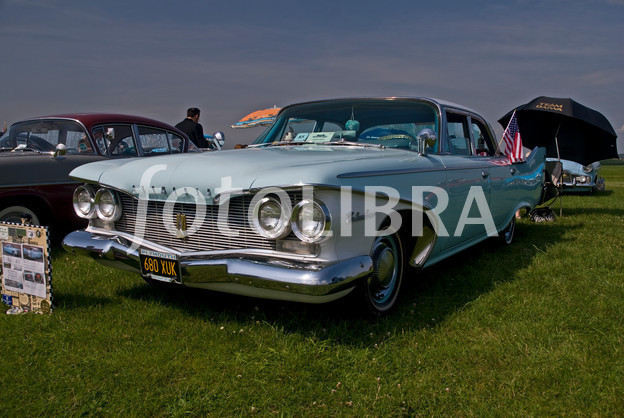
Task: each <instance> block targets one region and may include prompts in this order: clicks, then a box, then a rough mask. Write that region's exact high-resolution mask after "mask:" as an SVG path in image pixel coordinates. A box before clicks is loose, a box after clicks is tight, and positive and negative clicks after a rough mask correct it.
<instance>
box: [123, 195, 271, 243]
mask: <svg viewBox="0 0 624 418" xmlns="http://www.w3.org/2000/svg"><path fill="white" fill-rule="evenodd" d="M252 198H253V196H237V197H234V198H232V199H230V203H229V210H228V217H227V224H225V222H223V223H222V224H221V225H219V206H217V205H207V206H206V216H205V218H204V221H203V222H202V223H201V226H200V227H199V229H198V230H197V231H196V232H195V233H192V234H190V235H189V236H188V237H186V238H178V237H176V235H175V232H173V231H168V230H167V228H166V226H165V219H163V217H164V207H165V203H164V202H155V201H149V202H148V203H147V210H146V216H145V219H139V218H138V216H137V212H138V204H139V200H138V199H135V198H133V197H132V196H129V195H126V194H120V200H121V204H122V211H123V214H122V216H121V219H119V220H118V221H117V222H116V223H115V229H116V230H117V231H120V232H125V233H127V234H130V235H140V234H138V232H140V230H141V229H143V231H144V232H143V234H142V235H143V238H144V239H146V240H148V241H151V242H154V243H156V244H159V245H162V246H165V247H169V248H174V249H176V250H178V251H213V250H235V249H243V248H254V249H265V250H275V245H276V244H275V241H274V240H269V239H267V238H264V237H262V236H260V235H259V234H257V233H256V232H255V230H254V229H253V226H251V225H249V222H248V219H247V208H248V207H249V203H250V202H251V200H252ZM195 209H196V205H195V204H186V203H176V204H175V205H174V210H173V214H172V215H171V216H172V219H170V222H168V223H169V225H170V229H171V225H173V226H175V225H176V214H184V215H186V224H187V227H188V229H189V231H190V230H191V228H192V225H193V222H194V220H195V215H196V211H195ZM219 226H221V227H222V229H224V230H226V231H227V230H228V229H226V228H229V231H230V232H232V233H233V234H224V233H222V231H221V230H220V229H219ZM230 235H234V236H230Z"/></svg>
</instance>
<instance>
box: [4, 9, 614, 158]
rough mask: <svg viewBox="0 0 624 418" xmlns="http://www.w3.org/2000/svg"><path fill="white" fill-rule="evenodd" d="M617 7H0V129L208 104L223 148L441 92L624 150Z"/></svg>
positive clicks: (173, 113)
mask: <svg viewBox="0 0 624 418" xmlns="http://www.w3.org/2000/svg"><path fill="white" fill-rule="evenodd" d="M622 40H624V0H568V1H564V0H504V1H501V0H495V1H490V0H472V1H469V2H468V1H459V0H447V1H441V2H431V1H428V2H423V1H417V0H385V1H375V2H371V1H365V0H344V1H341V0H332V1H328V0H314V1H296V0H289V1H286V0H264V1H262V2H256V1H249V0H246V1H239V0H222V1H218V2H217V1H211V0H208V1H195V2H177V1H176V2H173V1H167V0H162V1H158V2H156V1H153V0H150V1H147V0H123V1H122V0H102V1H100V0H91V1H84V0H0V52H1V58H0V123H2V124H3V123H4V121H6V122H7V123H8V124H9V125H10V124H11V123H13V122H16V121H18V120H23V119H27V118H29V117H33V116H40V115H48V114H55V113H65V112H115V113H127V114H133V115H139V116H147V117H151V118H154V119H158V120H161V121H163V122H167V123H170V124H176V123H177V122H179V121H181V120H182V119H184V117H185V116H186V109H187V108H188V107H198V108H200V109H201V111H202V113H201V120H200V122H201V123H202V125H203V127H204V132H205V133H212V132H215V131H223V132H224V134H225V137H226V144H227V146H226V148H228V147H233V146H234V144H235V143H249V142H251V141H252V140H253V139H255V137H257V136H258V135H259V134H260V133H261V132H262V130H261V129H260V128H254V129H237V130H234V129H231V128H230V126H231V125H232V124H234V123H235V122H237V121H238V120H239V119H240V118H242V117H243V116H245V115H246V114H248V113H251V112H252V111H254V110H257V109H260V108H265V107H271V106H274V105H277V106H284V105H287V104H291V103H296V102H301V101H308V100H316V99H328V98H340V97H363V96H406V97H421V96H428V97H435V98H439V99H444V100H448V101H452V102H455V103H459V104H462V105H465V106H468V107H470V108H472V109H474V110H476V111H478V112H479V113H481V114H482V115H483V116H484V117H485V118H486V119H487V120H488V121H489V122H490V124H491V125H492V127H493V128H494V130H495V133H496V134H497V136H499V137H500V135H501V134H502V131H503V128H502V127H501V126H500V125H499V124H498V122H497V119H499V118H500V117H501V116H503V115H504V114H505V113H507V112H508V111H509V110H511V109H513V108H514V107H515V106H518V105H520V104H523V103H526V102H528V101H530V100H532V99H533V98H535V97H537V96H553V97H571V98H573V99H574V100H576V101H578V102H580V103H582V104H584V105H586V106H589V107H591V108H593V109H596V110H598V111H600V112H601V113H603V114H604V115H605V116H606V117H607V119H608V120H609V121H610V122H611V124H612V125H613V127H614V129H615V131H616V133H617V134H618V148H619V149H618V152H619V153H624V46H622Z"/></svg>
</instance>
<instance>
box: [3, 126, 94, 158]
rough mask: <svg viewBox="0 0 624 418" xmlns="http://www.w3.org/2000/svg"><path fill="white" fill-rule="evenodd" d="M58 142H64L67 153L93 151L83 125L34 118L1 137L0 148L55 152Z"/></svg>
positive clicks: (12, 128)
mask: <svg viewBox="0 0 624 418" xmlns="http://www.w3.org/2000/svg"><path fill="white" fill-rule="evenodd" d="M58 144H64V145H65V146H66V148H67V153H69V154H71V153H78V152H80V153H93V152H94V151H93V147H92V146H91V144H90V140H89V138H88V136H87V134H86V132H85V130H84V128H83V127H82V125H80V124H79V123H77V122H74V121H69V120H45V119H43V120H33V121H26V122H19V123H15V124H13V125H11V128H10V129H9V130H8V131H7V132H5V134H4V135H3V136H2V137H1V138H0V149H2V150H16V149H23V150H29V151H38V152H53V151H54V150H55V148H56V146H57V145H58Z"/></svg>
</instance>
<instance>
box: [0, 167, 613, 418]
mask: <svg viewBox="0 0 624 418" xmlns="http://www.w3.org/2000/svg"><path fill="white" fill-rule="evenodd" d="M602 174H603V175H604V176H605V177H606V186H607V191H605V192H598V193H596V194H594V195H593V196H565V197H564V199H563V215H564V216H563V217H558V218H557V220H556V222H551V223H540V224H536V223H532V222H530V221H529V220H524V219H523V220H521V221H520V222H519V225H518V228H517V235H516V241H515V243H514V244H513V245H511V246H508V247H501V246H498V245H497V244H496V243H492V242H488V243H484V244H482V245H479V246H477V247H474V248H472V249H470V250H468V251H466V252H464V253H462V254H460V255H458V256H455V257H453V258H451V259H450V260H448V261H445V262H443V263H440V264H439V265H436V266H434V267H432V268H430V269H427V270H424V271H422V272H421V273H420V275H419V276H417V277H413V280H412V281H411V283H410V285H409V286H408V287H407V288H406V289H405V293H404V295H403V298H402V300H401V303H400V305H399V307H398V309H397V310H396V311H395V312H394V313H393V315H392V316H390V317H388V318H385V319H382V320H379V321H377V322H372V321H369V320H366V319H363V318H361V317H360V316H359V314H358V313H357V312H354V310H353V306H352V305H351V304H349V303H348V302H345V301H341V302H338V303H333V304H329V305H320V306H316V305H302V304H294V303H284V302H276V301H265V300H257V299H251V298H244V297H237V296H231V295H222V294H216V293H210V292H197V291H186V290H176V291H165V290H162V289H156V288H152V287H149V286H148V285H147V284H145V283H144V282H143V281H142V280H141V279H140V278H139V277H137V276H135V275H132V274H127V273H124V272H119V271H116V270H109V269H107V268H104V267H102V266H100V265H98V264H96V263H94V262H91V261H90V260H89V259H87V258H81V257H72V256H69V255H68V254H67V253H65V252H63V251H62V250H60V249H56V250H55V251H54V253H53V268H54V270H53V285H54V312H53V313H52V314H51V315H36V314H27V315H19V316H14V315H4V314H2V315H0V335H1V336H2V340H1V342H0V365H1V367H0V394H1V396H0V406H1V407H2V409H1V410H2V412H3V414H7V415H12V416H35V415H46V416H48V415H84V414H89V415H91V414H93V415H118V414H124V415H131V416H146V415H149V416H154V415H157V416H169V415H171V416H182V415H200V416H204V415H248V414H252V413H258V414H260V415H271V414H283V415H294V416H298V415H303V414H305V415H401V414H405V415H437V416H446V415H460V416H509V415H511V416H527V415H533V416H534V415H538V416H544V415H558V416H560V415H575V416H590V415H597V416H620V415H623V414H624V361H623V359H624V319H623V318H624V314H623V313H624V261H623V257H622V250H623V247H624V244H623V241H624V240H623V239H622V232H623V231H624V165H621V164H617V163H615V162H614V163H612V164H605V165H604V166H603V170H602ZM554 206H556V205H554ZM557 212H558V211H557ZM1 306H2V309H3V311H6V309H7V308H8V307H6V306H5V305H1Z"/></svg>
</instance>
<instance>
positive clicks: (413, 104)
mask: <svg viewBox="0 0 624 418" xmlns="http://www.w3.org/2000/svg"><path fill="white" fill-rule="evenodd" d="M438 120H439V119H438V116H437V112H436V109H435V108H434V107H433V106H432V105H431V104H429V103H425V102H421V101H396V100H391V99H389V100H338V101H330V102H317V103H306V104H301V105H296V106H292V107H289V108H285V109H284V110H283V111H282V113H280V115H279V116H278V118H277V119H276V121H275V123H274V124H273V125H272V126H271V127H270V128H269V129H268V130H267V132H266V133H265V134H263V135H261V136H260V137H259V138H258V139H257V140H256V141H255V144H268V143H274V142H275V143H280V144H283V143H284V142H291V141H292V142H294V143H301V142H305V143H317V144H327V143H331V142H337V141H347V142H353V143H357V144H358V145H359V144H361V145H373V144H375V145H383V146H385V147H388V148H406V149H414V148H413V147H410V144H412V145H413V141H414V140H415V139H416V137H417V136H418V133H419V132H420V131H421V130H423V129H431V130H433V131H434V132H435V133H436V134H438V126H439V123H438ZM430 151H431V152H435V149H431V150H430Z"/></svg>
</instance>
